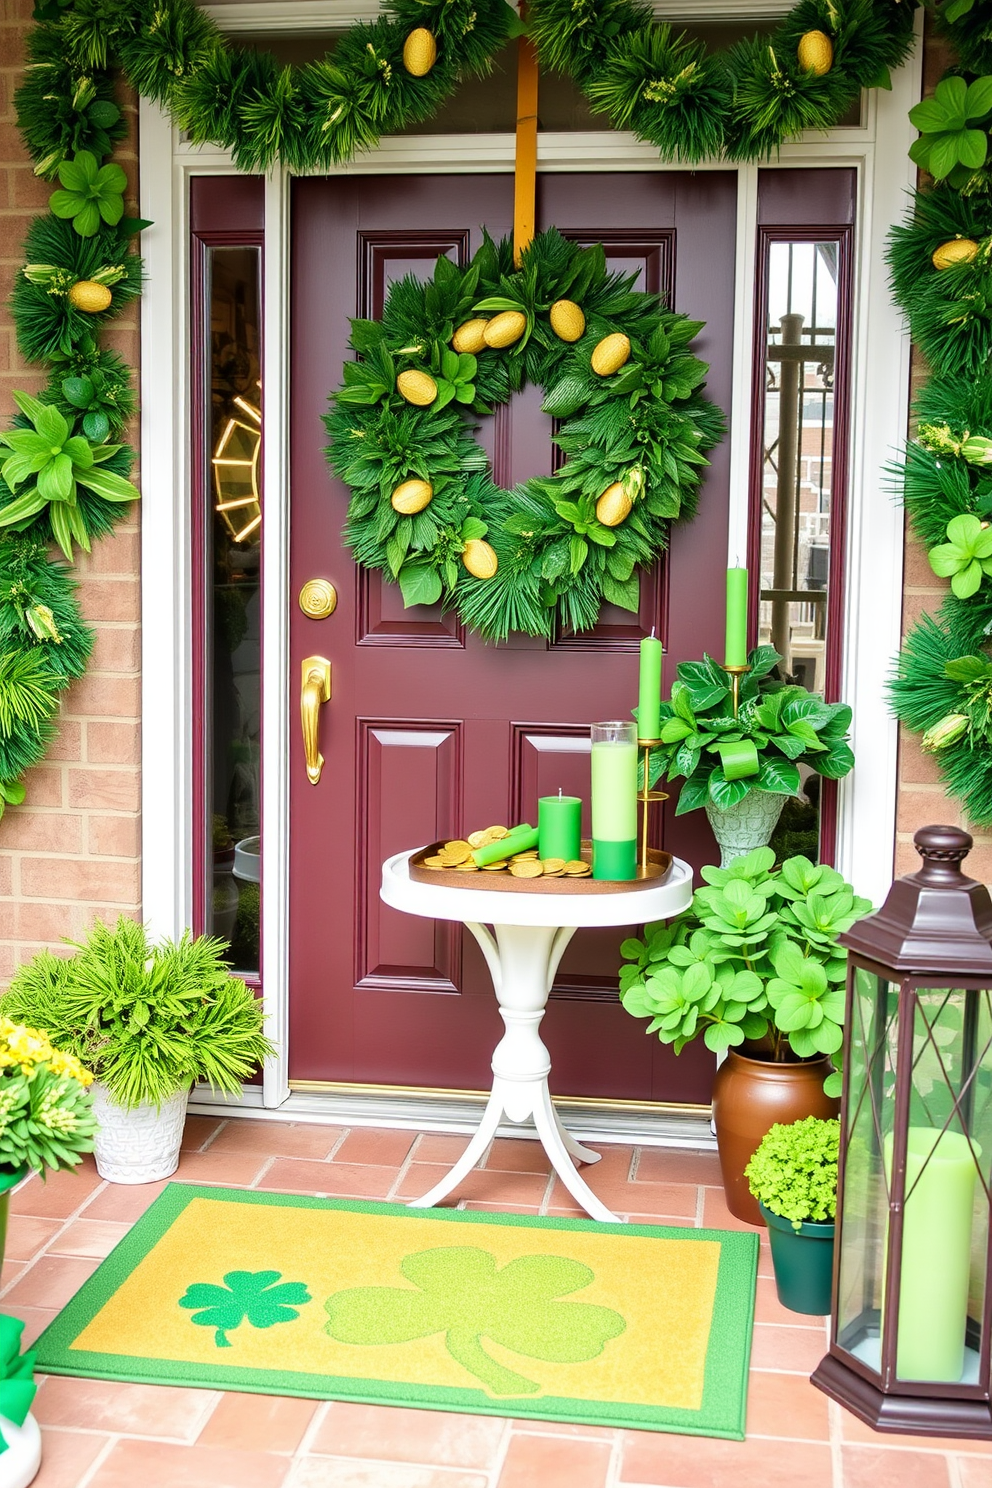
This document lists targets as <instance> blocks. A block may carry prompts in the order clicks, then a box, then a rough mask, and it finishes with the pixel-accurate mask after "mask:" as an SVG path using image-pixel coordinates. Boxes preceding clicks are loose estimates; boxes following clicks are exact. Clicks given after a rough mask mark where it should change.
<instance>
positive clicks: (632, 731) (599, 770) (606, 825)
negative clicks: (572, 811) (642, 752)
mask: <svg viewBox="0 0 992 1488" xmlns="http://www.w3.org/2000/svg"><path fill="white" fill-rule="evenodd" d="M592 876H593V878H604V879H631V878H636V876H637V730H636V728H635V727H634V725H633V724H632V723H626V722H624V721H620V722H614V723H594V724H593V726H592Z"/></svg>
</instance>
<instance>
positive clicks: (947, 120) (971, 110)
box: [909, 76, 992, 187]
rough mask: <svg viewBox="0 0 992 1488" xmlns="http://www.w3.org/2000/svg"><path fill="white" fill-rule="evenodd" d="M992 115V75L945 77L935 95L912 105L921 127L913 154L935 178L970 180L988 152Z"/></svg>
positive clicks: (915, 121) (912, 114)
mask: <svg viewBox="0 0 992 1488" xmlns="http://www.w3.org/2000/svg"><path fill="white" fill-rule="evenodd" d="M990 115H992V77H980V78H976V79H975V81H974V82H973V83H970V84H969V83H966V82H965V80H964V78H963V77H957V76H954V77H945V78H943V79H942V81H941V82H939V83H938V84H937V87H936V89H935V90H934V95H933V97H932V98H924V99H923V101H922V102H921V103H918V104H917V105H916V106H915V108H912V109H910V111H909V118H910V122H911V123H912V124H915V126H916V128H917V129H918V130H919V131H920V138H919V139H918V140H916V141H915V142H914V144H913V145H912V146H911V147H910V151H909V153H910V157H911V158H912V159H913V160H914V161H915V162H916V164H917V165H921V166H922V167H923V168H924V170H928V171H929V172H930V174H931V175H932V176H933V177H934V178H935V180H938V181H942V180H944V179H946V178H947V177H950V178H951V181H950V184H951V185H952V186H955V187H957V186H960V185H965V184H967V181H968V180H969V179H970V177H971V175H972V173H973V172H974V171H977V170H981V169H982V167H983V166H984V165H985V162H986V158H987V156H988V148H989V136H988V123H989V117H990Z"/></svg>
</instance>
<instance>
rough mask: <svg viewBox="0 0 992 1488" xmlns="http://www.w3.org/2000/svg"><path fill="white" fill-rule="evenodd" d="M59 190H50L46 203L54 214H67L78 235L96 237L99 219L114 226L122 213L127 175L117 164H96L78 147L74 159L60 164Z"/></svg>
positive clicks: (91, 156) (87, 151) (93, 159)
mask: <svg viewBox="0 0 992 1488" xmlns="http://www.w3.org/2000/svg"><path fill="white" fill-rule="evenodd" d="M59 180H60V181H61V183H62V189H61V190H60V191H53V192H52V195H51V196H50V198H49V201H48V205H49V206H50V207H51V209H52V211H53V212H54V213H55V216H56V217H64V218H68V219H70V220H71V221H72V225H73V227H74V228H75V229H76V231H77V233H78V234H79V236H80V237H81V238H92V237H95V236H96V234H97V232H98V231H99V228H100V221H101V219H102V220H103V221H104V222H106V223H107V224H108V225H109V226H110V227H116V226H117V224H118V222H120V220H121V218H122V217H123V216H124V189H125V187H126V186H127V176H126V175H125V174H124V172H123V171H122V170H121V168H120V166H119V165H115V164H114V163H113V162H111V163H110V164H109V165H103V166H101V165H99V164H98V163H97V158H96V156H95V155H94V154H92V152H91V151H89V150H79V151H78V152H77V154H76V157H75V159H74V160H64V161H63V162H62V164H61V165H60V166H59Z"/></svg>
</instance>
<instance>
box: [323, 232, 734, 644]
mask: <svg viewBox="0 0 992 1488" xmlns="http://www.w3.org/2000/svg"><path fill="white" fill-rule="evenodd" d="M562 298H573V299H575V300H576V301H577V302H578V303H580V304H581V306H582V309H583V312H584V314H585V317H586V323H587V328H586V332H585V334H584V335H583V336H582V338H581V339H580V340H579V341H578V342H576V343H574V344H569V343H567V342H564V341H562V340H560V339H559V337H557V336H556V335H555V334H554V332H553V331H552V330H551V327H550V322H549V311H550V308H551V306H552V305H553V304H554V302H555V301H556V300H558V299H562ZM511 308H512V309H514V310H518V311H519V312H520V313H522V314H523V315H524V317H525V320H526V326H527V329H526V330H525V333H524V335H523V336H522V337H521V338H520V339H519V341H517V342H516V343H514V345H513V346H511V347H509V348H507V349H506V350H505V351H497V350H492V349H486V350H485V351H483V352H481V353H480V354H479V355H478V357H475V356H468V355H465V354H463V355H462V356H460V357H459V356H456V354H455V353H454V352H453V351H451V350H450V348H449V345H448V343H449V342H450V340H451V337H452V335H453V334H454V332H455V330H456V329H457V328H458V326H459V325H461V324H462V323H463V322H464V321H465V320H468V319H470V318H471V317H473V316H474V315H475V314H476V313H479V314H483V315H490V314H491V315H495V314H499V313H500V312H502V311H504V310H507V309H511ZM700 328H701V327H700V324H699V323H698V322H696V321H690V320H687V319H686V318H685V317H684V316H680V315H675V314H673V313H672V312H670V311H668V310H665V309H664V308H663V307H662V306H661V304H660V303H659V301H658V299H657V297H656V296H653V295H649V294H644V293H640V292H638V291H635V290H634V289H633V287H632V280H631V279H630V278H628V277H626V276H623V275H617V274H611V273H610V272H609V271H608V270H607V267H606V259H605V254H604V252H603V250H602V248H601V247H593V248H581V247H576V246H575V245H574V244H572V243H569V242H567V241H566V240H565V239H564V238H562V236H561V235H560V234H559V233H558V232H556V231H554V230H551V231H549V232H546V233H541V234H539V235H538V236H537V237H536V238H535V239H534V241H533V243H531V245H530V246H529V248H528V249H527V250H526V252H525V253H524V255H523V261H522V264H521V267H520V269H519V270H515V269H514V268H513V266H512V260H511V254H510V245H509V242H508V241H507V242H503V243H494V242H493V241H492V240H491V239H489V238H488V237H486V238H485V239H484V242H483V245H482V247H481V248H480V250H479V252H478V253H477V254H476V255H475V258H474V259H473V260H472V263H471V264H470V265H469V266H468V268H466V269H464V270H462V269H459V268H458V267H457V266H456V265H454V264H452V263H451V262H450V261H449V260H448V259H446V258H440V259H438V261H437V264H436V265H435V270H434V275H433V278H432V279H430V280H428V281H427V282H426V283H425V282H421V281H419V280H417V279H415V278H413V277H412V276H410V277H408V278H405V279H402V280H400V281H399V282H398V283H396V284H394V285H393V286H392V287H391V289H390V293H389V296H388V298H387V300H386V304H385V306H384V308H383V314H382V319H381V321H379V322H375V321H367V320H356V321H353V322H352V338H351V344H352V346H353V348H354V349H355V351H356V352H358V353H359V356H360V360H359V361H356V362H348V363H346V364H345V367H344V374H343V385H342V387H341V388H340V389H339V390H338V391H337V392H336V393H335V394H334V395H333V396H332V400H331V405H332V406H331V412H330V413H329V415H328V416H327V417H326V419H325V424H326V427H327V431H328V434H329V435H330V444H329V447H328V458H329V460H330V462H331V464H332V467H333V469H334V470H335V472H336V474H337V475H338V476H339V477H340V478H341V479H342V480H343V481H344V482H345V483H346V484H347V485H348V486H350V487H351V492H352V496H351V502H350V504H349V508H348V518H347V523H346V526H345V537H346V540H347V542H348V543H349V544H350V546H351V547H352V549H353V551H354V554H355V558H356V559H357V561H358V562H359V563H361V564H363V565H364V566H366V567H369V568H378V569H381V570H383V571H384V572H385V573H386V574H387V575H388V577H389V578H391V579H392V580H394V581H395V582H397V583H398V584H399V586H400V589H401V590H402V593H403V598H404V602H405V603H406V604H407V605H410V604H434V603H437V602H438V601H439V600H440V601H442V602H443V603H444V604H446V605H449V606H453V607H455V608H457V610H458V612H459V614H460V615H461V617H462V619H463V620H464V621H465V623H466V624H468V625H469V626H471V627H472V628H473V629H475V630H476V631H478V632H479V633H480V634H482V635H484V636H486V637H490V638H492V639H495V640H503V639H505V638H506V636H507V635H508V634H509V632H510V631H512V630H523V631H525V632H527V633H529V634H531V635H543V636H550V635H551V634H552V633H553V631H554V628H555V627H556V626H559V627H560V626H565V627H567V628H569V629H571V630H573V631H579V630H586V629H588V628H589V627H590V626H592V625H594V624H595V623H596V620H597V618H598V615H599V611H600V607H601V605H602V604H603V602H604V601H607V602H609V603H612V604H617V605H620V606H621V607H623V608H625V609H628V610H636V609H637V604H638V578H637V570H638V569H639V568H642V567H646V566H648V565H650V564H651V563H652V562H653V561H654V559H655V558H656V556H657V553H658V551H659V549H660V548H662V547H664V546H665V545H666V543H667V538H668V529H669V525H670V523H671V521H673V520H676V519H678V518H684V517H686V516H688V515H691V513H692V511H693V510H694V508H695V503H696V497H697V492H698V489H699V483H700V479H701V475H702V470H703V468H704V467H705V465H706V451H707V450H709V449H710V448H712V446H713V444H714V443H715V442H716V440H717V439H718V438H719V435H720V433H721V432H722V419H721V415H720V413H719V411H718V410H717V409H715V408H713V406H712V405H711V404H709V403H707V401H706V400H705V398H704V397H703V395H702V384H703V379H704V378H705V376H706V371H707V368H706V364H705V363H704V362H701V361H699V360H698V358H696V357H695V356H693V355H692V353H691V351H690V350H689V343H690V342H691V340H692V338H693V337H694V336H695V335H696V334H697V332H698V331H699V330H700ZM614 331H622V332H623V333H624V334H626V335H627V336H628V337H629V338H630V341H631V356H630V359H629V361H628V362H627V364H626V365H625V366H624V367H623V368H622V369H621V370H620V371H619V372H618V373H616V374H615V375H613V376H610V377H599V376H598V375H597V374H596V373H595V372H593V371H592V367H591V365H590V358H591V355H592V352H593V349H594V348H595V346H596V345H597V343H598V342H599V341H601V340H602V339H603V338H604V337H605V336H606V335H608V334H610V333H611V332H614ZM410 368H416V369H417V370H420V371H422V372H427V373H429V374H430V375H431V376H432V377H433V378H434V379H435V381H436V383H437V385H438V390H439V391H438V397H437V398H436V399H435V400H434V402H433V403H432V404H430V406H428V407H426V408H416V407H412V406H411V405H409V404H408V403H406V402H405V401H404V399H403V398H402V397H401V396H400V394H399V393H398V392H397V391H396V379H397V377H398V376H399V374H400V373H401V372H403V371H406V370H408V369H410ZM525 381H530V382H534V383H537V384H539V385H540V386H541V387H542V389H543V391H544V408H545V410H546V411H547V412H549V413H553V414H555V415H556V417H557V418H558V419H559V420H560V423H559V425H558V428H557V431H556V433H555V436H554V438H555V442H556V443H557V445H558V446H559V448H560V449H561V451H562V452H563V453H564V454H565V456H566V457H567V459H566V462H565V464H564V465H563V467H562V468H561V469H560V470H559V471H558V473H557V474H556V475H555V476H554V477H551V478H534V479H532V480H530V481H527V482H526V483H525V484H524V485H522V486H518V487H517V488H516V489H515V490H513V491H500V490H499V489H498V488H497V487H496V486H495V485H494V483H493V481H492V478H491V476H490V474H489V473H488V471H487V469H486V457H485V454H484V452H483V451H482V449H481V447H480V446H479V445H478V444H477V443H476V440H475V438H474V433H473V428H472V424H471V423H470V422H469V415H470V414H475V415H482V414H486V413H489V412H491V411H492V409H493V408H495V407H496V406H498V405H499V404H500V403H505V402H506V400H507V399H508V398H509V396H510V395H511V393H512V391H513V390H514V389H515V388H518V387H521V386H522V385H523V384H524V382H525ZM463 410H464V411H463ZM413 477H418V478H420V479H422V480H426V481H429V482H430V484H431V486H432V488H433V492H434V494H433V498H432V500H431V503H430V505H429V506H428V507H427V508H426V509H425V510H424V511H422V512H420V513H419V514H417V515H416V516H403V515H401V514H400V513H398V512H396V511H394V510H393V508H392V506H391V504H390V496H391V494H392V492H393V490H394V489H395V488H396V486H397V485H399V484H400V482H402V481H404V480H407V479H410V478H413ZM615 481H620V482H622V483H623V484H624V486H625V488H626V489H627V491H628V494H629V495H630V496H631V498H632V500H633V502H634V508H633V510H632V512H631V513H630V515H629V516H628V517H627V518H626V520H625V521H624V522H622V523H621V524H620V525H619V526H617V527H612V528H611V527H605V526H604V525H603V524H602V523H601V522H600V521H599V520H598V518H597V516H596V502H597V500H598V499H599V497H600V496H601V495H602V494H603V492H604V491H605V490H606V488H607V487H608V486H610V485H611V484H613V482H615ZM483 535H485V537H486V541H487V542H489V543H490V544H491V546H492V547H493V549H494V551H495V553H496V556H497V562H498V568H497V572H496V574H495V576H494V577H492V578H489V579H478V578H475V577H474V576H473V575H471V574H469V573H468V571H467V570H466V569H465V567H464V565H463V564H462V562H461V554H462V550H463V548H464V546H465V543H466V542H468V541H469V540H470V539H471V538H473V537H475V538H480V537H482V536H483Z"/></svg>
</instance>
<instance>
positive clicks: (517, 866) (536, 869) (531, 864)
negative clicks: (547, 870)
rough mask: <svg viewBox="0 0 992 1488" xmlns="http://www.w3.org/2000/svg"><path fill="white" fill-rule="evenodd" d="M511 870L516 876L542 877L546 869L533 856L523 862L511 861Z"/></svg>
mask: <svg viewBox="0 0 992 1488" xmlns="http://www.w3.org/2000/svg"><path fill="white" fill-rule="evenodd" d="M510 872H511V873H512V874H513V876H514V878H540V877H541V874H542V873H543V872H544V869H543V868H542V867H541V865H540V863H538V862H536V861H535V860H534V859H533V858H526V859H525V860H524V861H523V862H522V863H511V864H510Z"/></svg>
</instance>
